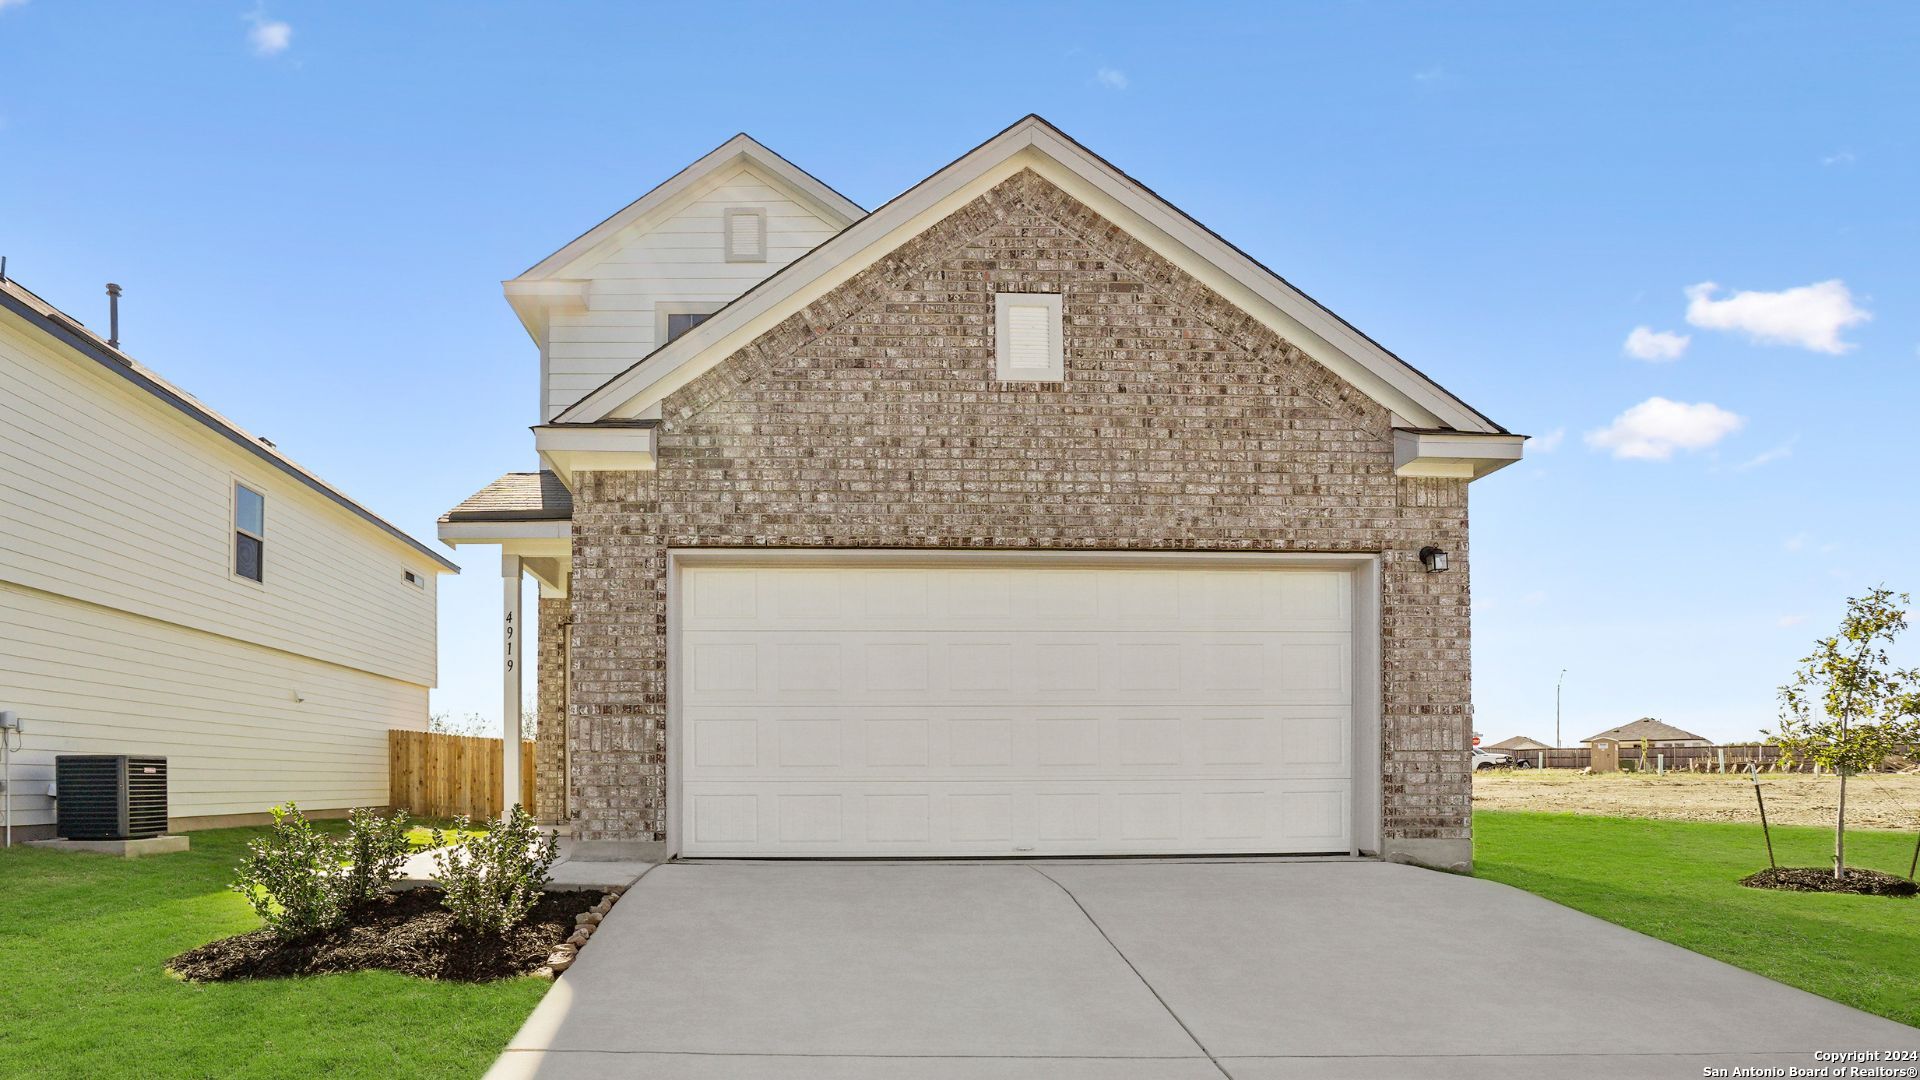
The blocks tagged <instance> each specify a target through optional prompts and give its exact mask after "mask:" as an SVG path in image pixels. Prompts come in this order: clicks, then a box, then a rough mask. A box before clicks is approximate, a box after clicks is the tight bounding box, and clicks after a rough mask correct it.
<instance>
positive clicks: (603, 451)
mask: <svg viewBox="0 0 1920 1080" xmlns="http://www.w3.org/2000/svg"><path fill="white" fill-rule="evenodd" d="M658 438H659V429H658V428H656V427H654V426H653V425H651V424H648V425H646V426H644V427H641V426H635V425H620V426H604V427H602V426H587V425H554V424H541V425H539V426H537V427H535V428H534V429H533V448H534V450H535V451H537V452H538V453H539V455H540V460H541V461H542V462H543V463H545V464H546V466H547V467H548V468H550V469H552V470H553V472H554V475H556V476H558V477H559V478H560V482H561V483H563V484H565V485H567V489H568V490H569V491H571V490H572V489H573V478H574V475H575V474H576V473H581V472H647V471H650V470H651V469H652V468H653V467H654V451H655V448H656V446H657V444H658Z"/></svg>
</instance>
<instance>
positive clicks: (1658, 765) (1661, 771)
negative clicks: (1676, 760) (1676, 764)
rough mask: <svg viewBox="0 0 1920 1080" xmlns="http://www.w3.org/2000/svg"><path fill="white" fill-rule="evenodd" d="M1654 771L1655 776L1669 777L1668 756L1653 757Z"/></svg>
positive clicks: (1658, 755) (1656, 755) (1657, 755)
mask: <svg viewBox="0 0 1920 1080" xmlns="http://www.w3.org/2000/svg"><path fill="white" fill-rule="evenodd" d="M1653 771H1654V773H1655V775H1658V776H1665V775H1667V755H1665V754H1655V755H1653Z"/></svg>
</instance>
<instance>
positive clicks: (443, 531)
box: [439, 521, 573, 550]
mask: <svg viewBox="0 0 1920 1080" xmlns="http://www.w3.org/2000/svg"><path fill="white" fill-rule="evenodd" d="M439 528H440V531H439V536H440V542H441V543H443V544H445V545H447V546H448V547H459V546H460V545H461V544H509V543H536V542H541V541H547V542H551V543H557V544H559V545H561V550H567V549H568V548H570V546H571V544H572V542H573V523H572V522H570V521H443V522H441V523H440V527H439Z"/></svg>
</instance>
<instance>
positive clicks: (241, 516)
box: [233, 483, 267, 581]
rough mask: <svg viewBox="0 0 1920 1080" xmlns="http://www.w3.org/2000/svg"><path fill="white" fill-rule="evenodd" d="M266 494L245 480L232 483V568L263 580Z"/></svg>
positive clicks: (254, 579) (247, 576) (237, 575)
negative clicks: (251, 486)
mask: <svg viewBox="0 0 1920 1080" xmlns="http://www.w3.org/2000/svg"><path fill="white" fill-rule="evenodd" d="M266 562H267V498H266V496H264V495H262V494H260V493H259V492H257V491H255V490H253V489H252V488H250V487H248V486H247V485H245V484H241V483H235V484H234V485H233V572H234V575H235V576H236V577H243V578H246V579H247V580H249V581H265V580H266Z"/></svg>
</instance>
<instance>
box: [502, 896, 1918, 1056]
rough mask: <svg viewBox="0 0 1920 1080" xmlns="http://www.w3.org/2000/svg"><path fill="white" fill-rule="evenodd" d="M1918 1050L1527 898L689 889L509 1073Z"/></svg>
mask: <svg viewBox="0 0 1920 1080" xmlns="http://www.w3.org/2000/svg"><path fill="white" fill-rule="evenodd" d="M1892 1048H1913V1049H1920V1030H1916V1029H1913V1028H1908V1027H1904V1026H1902V1025H1899V1024H1895V1023H1892V1022H1890V1021H1886V1020H1882V1019H1879V1018H1878V1017H1874V1016H1870V1015H1868V1014H1866V1013H1862V1012H1858V1011H1855V1010H1853V1009H1848V1008H1846V1007H1844V1006H1841V1005H1837V1004H1835V1003H1833V1002H1830V1001H1827V1000H1825V999H1822V998H1817V997H1814V996H1812V995H1810V994H1805V993H1802V992H1801V991H1798V990H1794V989H1791V988H1789V987H1786V986H1783V985H1781V984H1779V983H1775V982H1771V981H1768V980H1766V979H1763V978H1760V977H1759V976H1757V975H1752V974H1749V973H1747V972H1744V971H1741V970H1739V969H1737V968H1733V967H1729V966H1727V965H1725V964H1721V963H1719V962H1717V961H1714V960H1709V959H1707V958H1705V957H1702V956H1699V955H1697V954H1694V953H1690V952H1687V951H1685V950H1682V949H1679V948H1676V947H1674V946H1671V945H1667V944H1665V943H1663V942H1659V941H1655V940H1654V939H1652V938H1648V937H1643V936H1641V935H1639V934H1635V933H1633V932H1631V931H1627V930H1623V929H1621V928H1619V927H1616V926H1613V925H1611V924H1608V923H1604V922H1601V921H1599V920H1597V919H1593V918H1590V917H1588V916H1585V915H1582V914H1579V913H1578V912H1575V911H1572V910H1570V909H1568V908H1563V907H1560V906H1558V905H1556V904H1552V903H1549V902H1548V901H1545V900H1542V899H1540V898H1538V897H1535V896H1531V895H1529V894H1527V893H1523V892H1519V891H1517V890H1514V889H1509V888H1507V887H1505V886H1502V885H1496V884H1492V883H1490V882H1485V881H1478V880H1474V879H1471V878H1462V877H1454V876H1450V875H1446V874H1440V873H1434V872H1431V871H1426V870H1419V869H1415V868H1412V867H1407V866H1395V865H1389V864H1385V863H1376V862H1364V861H1342V862H1329V863H1300V862H1261V861H1223V862H1209V861H1180V862H1153V861H1113V862H1067V861H1055V862H1045V861H1040V862H1032V863H1017V864H1009V863H878V864H876V863H733V864H715V863H709V864H701V863H684V864H668V865H664V866H660V867H657V868H655V869H654V870H653V871H651V872H650V873H648V874H647V875H646V876H645V877H643V878H642V879H641V880H640V881H639V883H638V884H637V885H635V886H634V887H633V888H632V889H631V890H630V891H629V893H628V895H627V897H626V898H625V900H623V901H622V902H621V903H620V905H619V906H617V907H616V908H614V910H613V913H612V914H611V915H610V916H609V917H608V918H607V920H606V922H605V924H604V925H603V926H602V927H601V930H600V932H599V933H598V934H596V935H595V936H594V938H593V940H592V941H591V942H590V943H589V944H588V945H587V947H586V948H585V949H584V950H583V951H582V952H581V955H580V959H579V960H578V961H577V962H576V963H575V965H574V967H573V968H572V970H570V971H568V972H567V974H566V975H565V976H563V977H562V978H561V979H560V980H558V981H557V982H556V983H555V984H554V988H553V990H552V991H551V992H550V993H549V994H548V995H547V997H546V998H545V1000H543V1001H542V1002H541V1004H540V1006H539V1007H538V1008H537V1009H536V1010H535V1012H534V1014H533V1016H532V1017H531V1018H530V1019H529V1020H528V1021H527V1024H526V1026H525V1027H524V1028H523V1029H522V1030H521V1031H520V1033H519V1034H518V1035H517V1036H516V1037H515V1038H514V1040H513V1042H512V1043H511V1044H510V1046H509V1048H508V1050H507V1052H506V1054H505V1055H503V1056H502V1058H501V1059H500V1061H499V1063H498V1064H496V1065H495V1067H494V1069H493V1071H492V1072H491V1073H490V1074H489V1075H490V1076H491V1077H493V1078H495V1080H512V1078H521V1077H532V1076H538V1077H547V1078H573V1077H604V1076H623V1077H645V1078H656V1080H721V1078H726V1080H755V1078H765V1077H792V1078H801V1080H827V1078H834V1080H841V1078H845V1080H881V1078H886V1080H895V1078H917V1077H926V1078H932V1080H976V1078H989V1077H991V1078H995V1080H1030V1078H1032V1080H1037V1078H1041V1077H1046V1078H1063V1080H1082V1078H1085V1080H1092V1078H1096V1077H1097V1078H1101V1080H1108V1078H1111V1080H1218V1078H1220V1077H1223V1076H1224V1077H1232V1078H1235V1080H1272V1078H1278V1077H1314V1078H1323V1077H1324V1078H1330V1077H1352V1078H1375V1077H1384V1076H1422V1077H1493V1078H1499V1077H1559V1076H1594V1077H1642V1076H1644V1077H1671V1078H1677V1077H1683V1076H1696V1077H1697V1076H1700V1075H1702V1072H1701V1070H1702V1068H1703V1067H1721V1068H1732V1067H1735V1066H1741V1065H1748V1066H1775V1067H1784V1066H1790V1065H1798V1066H1801V1067H1808V1068H1810V1067H1815V1066H1817V1065H1819V1064H1821V1062H1818V1061H1816V1059H1815V1057H1814V1054H1815V1052H1816V1051H1821V1050H1826V1051H1837V1050H1868V1049H1879V1050H1886V1049H1892Z"/></svg>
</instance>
